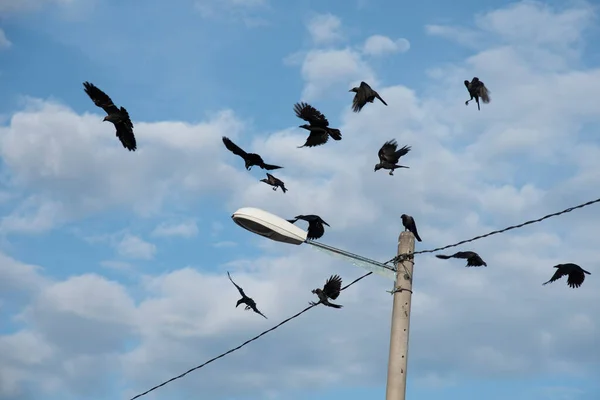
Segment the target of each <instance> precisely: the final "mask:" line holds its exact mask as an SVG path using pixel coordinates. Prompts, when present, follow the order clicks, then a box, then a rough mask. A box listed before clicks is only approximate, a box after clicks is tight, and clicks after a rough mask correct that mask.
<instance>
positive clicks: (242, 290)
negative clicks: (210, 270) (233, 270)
mask: <svg viewBox="0 0 600 400" xmlns="http://www.w3.org/2000/svg"><path fill="white" fill-rule="evenodd" d="M227 276H228V277H229V280H230V281H231V283H233V285H234V286H235V287H236V288H237V290H238V292H240V295H241V296H242V297H248V296H246V293H244V289H242V288H241V287H239V286H238V285H237V284H236V283H235V282H234V281H233V279H231V275H229V271H227Z"/></svg>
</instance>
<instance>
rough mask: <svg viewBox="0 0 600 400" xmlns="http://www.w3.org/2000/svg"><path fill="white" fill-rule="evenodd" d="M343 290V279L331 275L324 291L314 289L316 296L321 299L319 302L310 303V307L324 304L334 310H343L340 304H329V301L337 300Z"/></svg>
mask: <svg viewBox="0 0 600 400" xmlns="http://www.w3.org/2000/svg"><path fill="white" fill-rule="evenodd" d="M341 289H342V278H340V277H339V275H331V276H330V277H329V279H328V280H327V281H326V282H325V285H324V286H323V289H320V288H317V289H313V290H312V293H314V294H316V295H317V296H318V297H319V302H318V303H315V302H312V301H311V302H309V304H310V305H312V306H316V305H317V304H323V305H326V306H327V307H333V308H342V307H343V306H341V305H339V304H333V303H330V302H329V299H331V300H335V299H337V298H338V296H339V295H340V291H341Z"/></svg>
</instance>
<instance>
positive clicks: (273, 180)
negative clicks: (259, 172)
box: [267, 172, 279, 183]
mask: <svg viewBox="0 0 600 400" xmlns="http://www.w3.org/2000/svg"><path fill="white" fill-rule="evenodd" d="M267 179H268V181H269V182H271V183H275V182H276V181H278V180H279V179H277V178H275V177H274V176H273V175H271V174H270V173H268V172H267Z"/></svg>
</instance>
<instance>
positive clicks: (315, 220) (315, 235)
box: [287, 215, 329, 240]
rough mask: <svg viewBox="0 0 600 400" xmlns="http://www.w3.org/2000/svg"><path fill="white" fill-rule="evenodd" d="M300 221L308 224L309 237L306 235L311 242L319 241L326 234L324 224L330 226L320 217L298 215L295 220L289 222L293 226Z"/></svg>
mask: <svg viewBox="0 0 600 400" xmlns="http://www.w3.org/2000/svg"><path fill="white" fill-rule="evenodd" d="M299 219H301V220H303V221H306V222H308V230H307V232H308V235H306V238H307V239H309V240H314V239H319V238H320V237H322V236H323V234H324V233H325V227H324V226H323V224H325V225H327V226H329V224H328V223H327V222H325V221H323V219H321V217H319V216H318V215H297V216H295V217H294V219H288V220H287V221H288V222H290V223H292V224H293V223H294V222H296V221H298V220H299Z"/></svg>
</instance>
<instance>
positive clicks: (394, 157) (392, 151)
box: [374, 139, 410, 175]
mask: <svg viewBox="0 0 600 400" xmlns="http://www.w3.org/2000/svg"><path fill="white" fill-rule="evenodd" d="M397 149H398V143H397V142H396V140H395V139H392V140H388V141H387V142H385V143H384V144H383V146H381V148H380V149H379V152H378V153H377V155H378V156H379V164H375V170H374V171H377V170H379V169H382V168H383V169H389V170H390V175H394V170H395V169H396V168H409V167H405V166H404V165H397V164H396V163H397V162H398V160H400V157H402V156H405V155H406V154H407V153H408V152H409V151H410V146H404V147H402V148H401V149H400V150H397Z"/></svg>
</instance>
